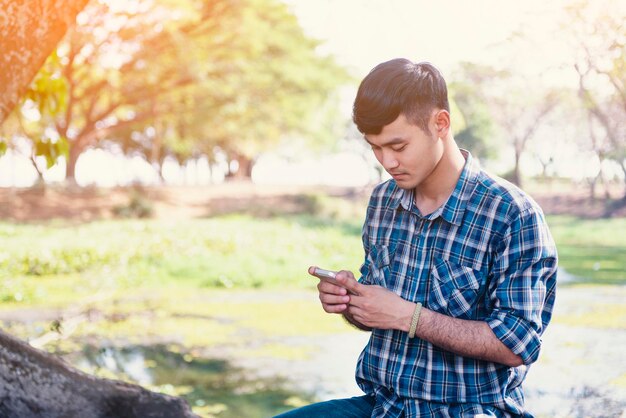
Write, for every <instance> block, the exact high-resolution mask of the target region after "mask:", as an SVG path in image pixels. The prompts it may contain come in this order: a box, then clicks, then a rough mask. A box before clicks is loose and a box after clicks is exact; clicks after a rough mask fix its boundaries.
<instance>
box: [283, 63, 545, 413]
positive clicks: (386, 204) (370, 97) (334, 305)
mask: <svg viewBox="0 0 626 418" xmlns="http://www.w3.org/2000/svg"><path fill="white" fill-rule="evenodd" d="M353 119H354V122H355V124H356V125H357V127H358V128H359V130H360V131H361V132H362V133H363V134H364V137H365V140H366V141H367V142H368V143H369V144H370V145H371V147H372V150H373V152H374V154H375V156H376V158H377V159H378V161H379V162H380V164H381V165H382V166H383V167H384V169H385V170H386V171H387V172H388V173H389V174H390V175H391V176H392V179H391V180H389V181H387V182H384V183H382V184H380V185H378V186H377V187H376V188H375V189H374V191H373V193H372V196H371V199H370V203H369V205H368V209H367V217H366V222H365V225H364V227H363V246H364V249H365V262H364V263H363V265H362V267H361V269H360V271H361V278H360V280H359V281H358V282H357V281H356V280H355V278H354V276H353V274H352V273H351V272H349V271H341V272H339V273H338V274H337V281H338V283H339V285H335V284H332V283H330V282H328V281H325V280H321V281H320V283H319V285H318V289H319V296H320V300H321V303H322V306H323V308H324V310H325V311H326V312H329V313H336V314H342V315H343V316H344V317H345V318H346V319H347V320H348V321H349V322H351V323H352V324H354V325H355V326H357V327H359V328H361V329H364V330H370V331H371V337H370V340H369V342H368V344H367V345H366V347H365V349H364V350H363V352H362V353H361V356H360V357H359V359H358V364H357V369H356V379H357V383H358V385H359V387H360V388H361V389H362V390H363V391H364V392H365V394H366V395H365V396H361V397H355V398H351V399H341V400H332V401H328V402H323V403H319V404H314V405H309V406H306V407H303V408H300V409H297V410H294V411H291V412H287V413H285V414H284V415H281V418H288V417H370V416H371V417H454V418H456V417H475V416H490V417H520V416H525V417H527V416H531V415H530V414H529V413H528V412H527V411H526V410H525V408H524V395H523V391H522V386H521V385H522V382H523V381H524V378H525V377H526V373H527V371H528V366H529V365H530V364H532V363H533V362H534V361H536V360H537V357H538V355H539V349H540V346H541V340H540V337H541V334H542V333H543V332H544V330H545V328H546V326H547V325H548V323H549V321H550V317H551V314H552V308H553V304H554V297H555V285H556V269H557V254H556V248H555V245H554V242H553V240H552V237H551V236H550V232H549V231H548V227H547V225H546V223H545V220H544V217H543V214H542V211H541V209H540V208H539V207H538V206H537V204H536V203H535V202H534V201H533V200H532V199H530V198H529V197H528V196H527V195H525V194H524V193H523V192H522V191H521V190H519V189H518V188H516V187H515V186H513V185H511V184H510V183H507V182H505V181H503V180H500V179H497V178H495V177H492V176H490V175H488V174H487V173H485V172H484V171H482V170H481V169H480V168H479V167H478V165H477V163H476V161H475V160H473V158H472V156H471V155H470V153H469V152H467V151H464V150H461V149H459V148H458V146H457V145H456V143H455V141H454V138H453V136H452V131H451V128H450V110H449V105H448V98H447V87H446V83H445V81H444V79H443V77H442V76H441V74H440V73H439V71H438V70H437V69H436V68H435V67H433V66H432V65H430V64H428V63H417V64H416V63H413V62H411V61H409V60H405V59H395V60H391V61H388V62H385V63H382V64H380V65H378V66H377V67H375V68H374V69H373V70H372V71H371V72H370V73H369V74H368V75H367V77H365V79H364V80H363V81H362V83H361V85H360V87H359V90H358V93H357V96H356V99H355V102H354V114H353Z"/></svg>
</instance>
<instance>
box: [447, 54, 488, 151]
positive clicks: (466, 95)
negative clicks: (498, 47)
mask: <svg viewBox="0 0 626 418" xmlns="http://www.w3.org/2000/svg"><path fill="white" fill-rule="evenodd" d="M497 76H498V74H497V72H496V71H495V70H494V69H492V68H490V67H487V66H481V65H478V64H473V63H469V62H464V63H461V64H460V65H459V70H458V74H456V75H455V78H454V81H453V82H451V83H450V95H451V96H452V97H453V98H454V101H455V102H456V104H457V106H458V109H459V111H460V112H461V114H462V115H463V118H464V120H465V126H464V128H463V129H461V130H460V131H459V132H458V133H456V134H455V136H454V138H455V139H456V141H457V143H458V144H459V146H460V147H461V148H465V149H467V150H469V151H470V152H471V153H472V155H473V156H475V157H476V158H479V159H483V160H490V159H494V158H496V157H497V156H498V153H499V146H498V142H497V141H496V138H495V129H494V128H495V127H494V118H493V116H492V115H491V113H490V110H489V107H488V104H487V96H486V94H487V92H486V91H485V90H486V86H487V84H488V82H489V80H490V79H491V78H493V77H497Z"/></svg>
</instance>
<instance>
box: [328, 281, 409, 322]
mask: <svg viewBox="0 0 626 418" xmlns="http://www.w3.org/2000/svg"><path fill="white" fill-rule="evenodd" d="M337 281H338V282H339V283H340V284H341V285H342V286H343V287H345V289H343V288H341V289H343V290H346V291H347V292H348V293H350V295H349V299H348V300H349V301H348V307H347V313H348V314H349V316H350V317H351V318H353V319H354V320H355V321H357V322H358V323H360V324H362V325H365V326H366V327H368V328H378V329H397V330H400V331H405V332H408V331H409V328H410V327H411V319H412V317H413V312H414V311H415V304H414V303H412V302H409V301H406V300H404V299H402V298H401V297H400V296H398V295H396V294H395V293H393V292H392V291H390V290H388V289H386V288H384V287H381V286H373V285H364V284H361V283H359V282H357V281H356V279H355V278H354V276H353V275H352V273H350V272H345V271H341V272H339V273H338V274H337ZM335 287H336V286H335ZM318 288H319V287H318ZM327 312H328V311H327Z"/></svg>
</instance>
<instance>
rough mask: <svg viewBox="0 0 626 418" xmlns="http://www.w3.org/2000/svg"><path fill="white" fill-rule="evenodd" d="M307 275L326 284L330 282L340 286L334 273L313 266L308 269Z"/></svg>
mask: <svg viewBox="0 0 626 418" xmlns="http://www.w3.org/2000/svg"><path fill="white" fill-rule="evenodd" d="M309 274H311V275H312V276H315V277H317V278H318V279H322V280H326V281H327V282H330V283H332V284H334V285H337V286H341V285H340V284H339V282H338V281H337V279H336V277H337V272H336V271H332V270H326V269H322V268H319V267H315V266H313V267H310V268H309ZM342 287H343V286H342Z"/></svg>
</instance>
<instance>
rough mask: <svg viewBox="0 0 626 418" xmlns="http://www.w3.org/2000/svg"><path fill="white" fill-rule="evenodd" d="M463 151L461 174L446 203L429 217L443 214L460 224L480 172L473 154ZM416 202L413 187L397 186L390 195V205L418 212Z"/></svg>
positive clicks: (449, 219)
mask: <svg viewBox="0 0 626 418" xmlns="http://www.w3.org/2000/svg"><path fill="white" fill-rule="evenodd" d="M461 153H463V156H464V157H465V165H463V170H462V171H461V176H460V177H459V180H458V181H457V183H456V186H455V188H454V190H453V191H452V194H451V195H450V197H449V198H448V200H447V201H446V203H444V204H443V205H442V206H440V207H439V208H438V209H437V210H435V211H434V212H433V213H431V214H430V215H428V216H427V218H428V219H435V218H436V217H437V216H441V217H442V218H443V219H445V220H446V221H448V222H450V223H451V224H454V225H459V224H460V223H461V220H462V219H463V213H464V212H465V208H466V206H467V201H468V200H469V198H470V196H471V195H472V193H473V191H474V188H475V187H476V181H477V178H478V173H479V172H480V167H479V165H478V162H477V161H475V160H474V159H473V158H472V154H470V152H469V151H466V150H464V149H462V150H461ZM414 202H415V191H414V190H413V189H411V190H405V189H401V188H399V187H397V186H396V189H395V191H394V192H393V193H392V194H391V196H390V200H389V207H390V208H391V209H398V207H399V206H402V208H403V209H404V210H407V211H411V210H415V211H416V212H418V211H417V208H415V204H414Z"/></svg>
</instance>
